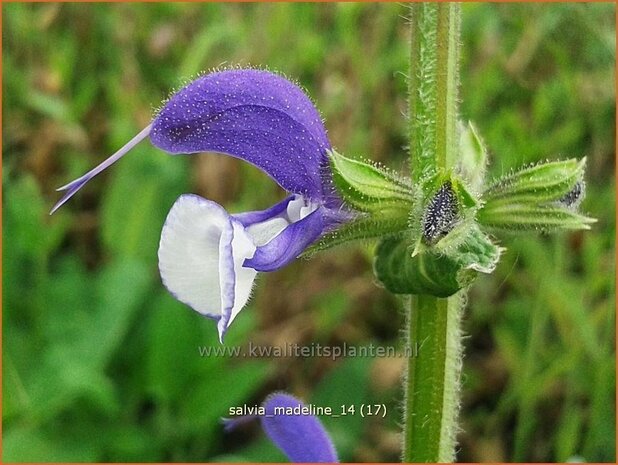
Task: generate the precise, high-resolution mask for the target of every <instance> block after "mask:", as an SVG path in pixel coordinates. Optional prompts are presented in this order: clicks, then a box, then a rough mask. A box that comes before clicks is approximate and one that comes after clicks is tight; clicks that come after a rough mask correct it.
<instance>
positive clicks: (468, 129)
mask: <svg viewBox="0 0 618 465" xmlns="http://www.w3.org/2000/svg"><path fill="white" fill-rule="evenodd" d="M459 134H460V136H459V160H458V161H457V164H458V168H459V172H460V174H461V176H462V177H463V178H464V179H465V180H466V183H467V184H468V186H469V187H470V189H471V190H472V191H473V192H475V193H480V192H481V191H482V190H483V184H484V182H485V172H486V171H487V148H486V147H485V144H484V142H483V140H482V139H481V137H480V136H479V134H478V132H477V129H476V127H475V126H474V125H473V124H472V122H471V121H468V124H467V125H464V124H463V123H460V131H459Z"/></svg>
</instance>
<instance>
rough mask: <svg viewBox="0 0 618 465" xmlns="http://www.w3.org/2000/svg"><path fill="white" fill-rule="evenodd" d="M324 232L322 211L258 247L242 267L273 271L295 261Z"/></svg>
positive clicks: (313, 213)
mask: <svg viewBox="0 0 618 465" xmlns="http://www.w3.org/2000/svg"><path fill="white" fill-rule="evenodd" d="M323 231H324V220H323V217H322V209H321V208H319V209H317V210H315V211H314V212H312V213H310V214H309V215H307V216H306V217H304V218H302V219H300V220H298V221H296V222H295V223H292V224H290V225H289V226H287V227H286V228H285V229H284V230H283V231H282V232H281V233H280V234H279V235H277V236H275V237H274V238H273V239H272V240H271V241H270V242H268V243H267V244H265V245H262V246H258V248H257V250H256V251H255V255H253V257H252V258H248V259H247V260H245V263H244V266H246V267H250V268H253V269H255V270H257V271H274V270H278V269H279V268H281V267H283V266H285V265H287V264H288V263H290V262H291V261H293V260H295V259H296V258H297V257H298V256H299V255H300V254H301V253H302V252H303V251H304V250H305V249H306V248H307V247H308V246H309V245H310V244H311V243H312V242H314V241H315V240H316V239H317V238H318V237H320V235H321V234H322V232H323Z"/></svg>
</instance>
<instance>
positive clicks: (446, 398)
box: [403, 3, 465, 462]
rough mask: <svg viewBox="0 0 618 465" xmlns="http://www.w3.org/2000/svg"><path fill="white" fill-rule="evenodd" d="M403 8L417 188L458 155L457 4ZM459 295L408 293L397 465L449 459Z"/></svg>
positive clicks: (457, 361)
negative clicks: (400, 458)
mask: <svg viewBox="0 0 618 465" xmlns="http://www.w3.org/2000/svg"><path fill="white" fill-rule="evenodd" d="M410 10H411V11H410V12H411V15H410V23H411V55H410V64H411V68H410V76H409V137H410V158H411V167H412V179H413V180H414V182H415V183H417V184H418V185H423V183H424V182H426V181H427V180H428V179H429V178H431V177H433V176H435V175H436V174H438V173H441V172H442V173H443V172H446V171H448V170H449V169H451V167H452V166H453V164H454V163H455V160H456V157H457V154H458V148H459V143H458V141H459V136H458V133H457V90H458V82H459V76H458V58H459V29H460V6H459V4H456V3H415V4H412V5H411V6H410ZM464 292H465V291H461V292H460V293H458V294H456V295H455V296H453V297H450V298H448V299H442V298H437V297H433V296H429V295H418V296H411V298H410V305H409V307H410V309H409V312H410V313H409V316H408V321H407V325H408V330H407V344H408V347H411V346H412V345H415V344H416V345H417V346H418V351H417V352H416V356H411V357H410V358H409V359H408V367H407V376H406V380H405V382H404V383H405V384H404V393H405V413H404V445H403V461H404V462H451V461H453V460H454V458H455V444H456V441H455V439H456V438H455V436H456V433H457V429H458V427H457V415H458V411H459V375H460V371H461V360H462V349H461V333H460V321H461V314H462V312H463V306H464V300H465V294H464ZM408 353H410V354H411V353H413V352H412V351H410V352H408Z"/></svg>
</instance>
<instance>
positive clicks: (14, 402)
mask: <svg viewBox="0 0 618 465" xmlns="http://www.w3.org/2000/svg"><path fill="white" fill-rule="evenodd" d="M2 8H3V45H4V47H3V57H2V58H3V108H2V111H3V123H4V124H3V147H2V149H3V172H2V175H3V296H2V297H3V307H2V308H3V315H2V318H3V353H2V357H3V359H2V366H3V378H2V383H3V385H2V389H3V394H4V395H3V399H2V402H3V409H2V415H3V418H2V421H3V457H2V458H3V460H4V461H124V462H130V461H185V462H190V461H196V462H205V461H245V460H246V461H249V460H251V461H277V460H282V459H283V456H282V455H281V454H280V453H279V452H278V451H277V450H275V448H274V446H271V445H270V444H269V443H268V442H267V441H266V440H265V439H264V436H263V434H262V433H261V431H260V429H259V427H258V426H257V424H249V425H247V427H246V428H243V429H241V430H238V431H236V432H233V433H229V434H226V433H224V432H223V431H222V428H221V425H220V424H219V418H220V417H221V416H225V415H226V414H227V412H228V409H229V407H233V406H239V405H242V404H247V405H254V404H256V403H260V402H261V401H262V400H263V398H264V396H265V395H267V394H268V393H270V392H272V391H273V390H277V389H285V390H286V391H288V392H291V393H293V394H295V395H297V396H300V397H302V398H304V399H305V400H306V401H307V402H312V403H314V404H316V405H330V406H333V407H336V406H340V405H342V404H347V405H350V404H355V405H357V406H358V405H360V404H362V403H379V404H383V403H384V404H386V406H387V411H388V414H387V415H386V417H385V418H377V417H375V418H361V417H360V416H359V415H358V414H357V415H348V416H345V417H341V418H326V419H324V423H325V426H326V427H327V429H328V430H329V431H330V432H331V434H332V437H333V440H334V442H335V444H336V446H337V448H338V450H339V454H340V458H341V459H342V460H344V461H350V460H354V461H374V462H379V461H397V460H398V458H399V455H400V441H399V437H398V434H399V431H400V429H399V424H400V419H401V418H400V414H401V412H400V408H399V407H400V402H401V397H402V393H401V388H400V384H399V381H400V379H399V376H400V373H401V371H402V369H403V362H404V360H403V359H400V358H354V359H353V358H348V359H339V360H331V359H327V358H306V359H300V358H299V359H292V358H290V359H278V360H269V359H266V358H249V357H247V358H226V357H200V354H199V346H217V345H218V342H217V337H216V330H215V325H213V323H212V322H211V321H209V320H205V319H203V318H201V317H199V315H197V314H196V313H194V312H192V311H191V310H189V309H188V308H187V307H185V306H184V305H182V304H180V303H178V302H177V301H175V300H174V299H173V298H172V297H171V296H170V295H168V293H167V292H166V291H165V290H164V289H163V287H162V285H161V283H160V279H159V276H158V272H157V247H158V240H159V235H160V231H161V226H162V223H163V219H164V217H165V215H166V213H167V211H168V210H169V208H170V206H171V204H172V203H173V201H174V200H175V199H176V198H177V197H178V195H180V194H181V193H185V192H195V193H199V194H201V195H204V196H206V197H208V198H210V199H212V200H215V201H217V202H220V203H223V204H224V205H226V207H228V208H229V210H230V211H245V210H250V209H259V208H264V207H266V206H268V205H270V204H272V203H273V201H274V200H276V199H277V198H280V197H281V195H282V194H281V192H280V191H279V189H278V188H277V186H276V185H274V183H273V182H272V181H271V180H269V179H267V178H266V176H264V175H263V174H262V173H260V172H259V171H257V170H256V169H254V168H252V167H250V166H248V165H247V164H243V163H240V162H237V161H236V160H232V159H230V158H229V157H226V158H223V157H218V156H217V155H212V154H207V155H200V156H192V157H170V156H168V155H166V154H164V153H162V152H160V151H158V150H156V149H154V148H153V147H152V146H150V144H149V143H148V142H145V143H142V144H141V145H139V146H138V147H137V148H136V149H134V150H133V152H132V153H131V154H130V155H129V156H127V157H126V158H124V159H123V160H122V161H121V162H119V163H118V164H117V165H116V166H114V167H113V168H111V169H110V170H108V171H107V172H106V173H105V174H102V175H101V176H99V177H98V178H97V179H96V180H94V181H92V182H91V183H90V184H89V185H88V186H87V187H86V188H85V189H84V190H83V191H82V192H80V193H79V194H78V195H77V196H76V197H75V198H74V199H72V200H71V201H70V202H69V204H67V205H66V206H65V207H63V208H62V209H61V210H60V211H59V212H58V213H56V214H55V215H54V216H53V217H49V216H48V215H47V213H48V211H49V209H50V208H51V206H52V205H53V204H54V203H55V201H56V200H57V199H58V198H59V194H58V193H56V192H55V191H54V189H55V188H56V187H58V186H61V185H63V184H65V183H66V182H68V181H70V180H72V179H74V178H75V177H77V176H78V175H81V174H82V173H83V172H85V171H86V170H87V169H89V168H91V167H93V166H94V165H95V164H96V163H97V162H98V161H100V160H102V159H103V158H104V157H105V156H107V155H108V154H110V153H111V152H113V151H114V150H115V149H116V148H118V147H119V146H120V145H122V144H123V143H124V142H126V141H127V140H129V139H130V138H131V137H132V136H133V135H134V134H135V133H137V131H139V130H140V129H142V128H143V127H144V126H145V125H147V124H148V122H149V120H150V118H151V116H152V114H153V112H154V110H155V109H156V108H157V107H158V106H159V105H160V102H161V101H162V100H163V99H164V98H165V97H166V96H167V95H168V94H169V93H170V91H171V90H172V89H176V88H178V87H179V86H181V85H182V83H183V82H186V81H187V80H189V79H191V78H192V77H195V76H196V75H197V74H198V73H200V72H202V71H204V70H209V69H211V68H214V67H217V66H220V65H222V66H226V65H237V64H240V65H249V64H251V65H256V66H264V67H268V68H269V69H273V70H278V71H281V72H283V73H285V74H286V75H287V76H290V77H292V78H294V79H296V80H298V81H299V82H300V83H301V84H302V85H303V86H305V87H306V88H307V90H308V92H309V94H310V95H311V96H312V98H313V99H314V100H315V102H316V104H317V106H318V107H319V108H320V110H321V111H322V113H323V115H324V117H325V119H326V124H327V128H328V129H329V135H330V138H331V141H332V143H333V145H334V147H335V148H336V149H337V150H338V151H339V152H340V153H342V154H345V155H346V156H348V157H356V156H359V157H360V156H363V157H366V158H371V159H373V160H376V161H379V162H381V163H384V164H386V165H388V166H390V167H392V168H394V169H396V170H401V171H408V167H407V166H406V159H407V151H406V150H405V148H404V145H405V143H406V137H407V130H406V121H405V119H404V117H403V113H404V112H405V109H406V107H407V105H406V79H405V76H404V74H403V73H406V72H407V67H408V44H407V31H408V28H407V25H406V23H405V20H404V19H403V17H404V16H405V14H406V9H405V7H403V6H401V5H399V4H358V3H345V4H319V5H318V4H286V3H281V4H270V5H266V4H194V3H191V4H182V3H175V4H140V3H134V4H72V3H67V4H3V5H2ZM614 17H615V6H614V4H610V3H607V4H602V3H598V4H577V3H574V4H520V5H512V4H504V5H498V4H466V5H464V6H463V21H462V34H463V46H462V62H461V79H462V87H461V92H460V93H461V98H462V103H461V112H462V115H461V116H462V118H463V119H464V120H468V119H470V120H473V121H474V123H475V125H476V127H477V128H478V132H479V134H481V135H482V137H483V138H484V140H485V142H486V143H487V146H488V147H489V148H490V150H491V154H490V155H491V157H492V160H493V163H492V166H491V167H490V173H489V175H490V176H493V177H498V176H499V175H501V174H503V173H506V172H508V171H509V170H510V169H512V168H515V167H518V166H520V165H521V164H522V163H530V162H534V161H538V160H544V159H557V158H571V157H577V158H581V157H584V156H586V157H587V159H588V168H587V172H588V179H587V198H586V200H585V201H584V203H583V206H582V211H583V212H585V213H587V214H588V215H589V216H592V217H594V218H598V220H599V221H598V223H595V224H594V225H592V230H591V231H586V232H585V233H582V232H579V231H576V232H570V233H561V234H557V235H555V236H551V237H549V236H539V237H536V238H530V237H523V236H517V235H514V236H513V237H511V238H509V239H508V240H503V241H501V243H500V245H501V246H503V247H506V248H507V251H506V252H505V253H504V255H503V258H502V260H501V262H500V264H499V266H498V268H497V270H496V271H495V272H494V273H493V274H492V275H490V276H483V277H481V278H480V279H478V281H477V282H476V283H475V284H474V286H473V287H472V289H471V291H470V295H469V302H470V303H469V305H468V308H467V309H466V312H465V316H464V324H463V329H464V331H465V332H466V333H467V334H468V335H469V337H468V338H467V339H466V340H465V353H466V357H465V364H464V376H463V386H462V387H463V402H464V403H463V409H462V412H461V420H462V428H463V432H462V433H461V434H460V436H459V439H460V452H459V455H458V459H459V460H461V461H494V462H496V461H512V460H517V461H565V460H567V459H569V458H571V457H574V456H578V457H582V458H584V459H585V460H586V461H614V460H615V411H616V410H615V395H614V394H615V385H616V377H615V331H614V328H615V308H614V301H615V298H614V293H615V289H614V282H615V279H614V277H615V265H614V257H615V242H614V240H615V178H614V175H613V173H614V169H615V168H614V165H615V156H614V147H615V85H614V83H615V75H614V69H615V56H616V55H615V27H614V25H615V23H614ZM360 245H361V246H360V247H350V246H348V247H344V248H341V249H333V250H331V251H326V252H322V253H320V254H318V255H316V256H315V257H313V258H312V259H311V260H309V261H307V260H299V261H297V263H295V264H293V265H291V266H289V267H288V268H286V269H285V270H282V271H279V272H276V273H272V274H267V275H263V276H262V277H261V278H260V280H259V284H258V286H257V289H256V291H255V294H254V298H253V301H252V303H251V304H250V305H249V308H247V309H246V310H244V311H243V313H242V314H241V315H240V316H239V318H238V319H237V322H235V324H234V327H233V328H232V329H231V330H230V332H229V333H228V336H227V337H228V339H227V340H226V344H227V345H243V344H247V343H248V341H252V343H253V344H267V345H283V344H285V343H298V344H305V345H309V344H312V343H319V344H322V345H342V344H343V343H344V342H345V343H347V344H348V345H356V346H362V345H367V344H370V343H373V344H376V345H383V346H394V345H397V344H399V342H398V340H399V336H400V330H401V328H402V327H403V319H404V314H403V311H402V307H401V303H400V302H399V301H397V300H395V298H393V297H392V296H390V295H389V294H388V293H387V292H386V291H383V290H381V289H379V288H378V287H377V286H376V285H375V280H374V278H373V276H372V271H371V260H370V257H371V254H370V253H369V252H370V248H371V247H372V244H371V243H367V244H365V243H362V244H360Z"/></svg>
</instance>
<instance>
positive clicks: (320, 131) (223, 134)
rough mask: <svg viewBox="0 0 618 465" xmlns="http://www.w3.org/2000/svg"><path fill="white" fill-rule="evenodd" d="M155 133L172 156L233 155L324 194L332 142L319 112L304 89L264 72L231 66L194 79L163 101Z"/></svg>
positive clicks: (295, 187) (314, 194) (307, 191)
mask: <svg viewBox="0 0 618 465" xmlns="http://www.w3.org/2000/svg"><path fill="white" fill-rule="evenodd" d="M150 138H151V140H152V143H153V144H154V145H156V146H157V147H159V148H161V149H163V150H165V151H167V152H170V153H195V152H204V151H211V152H220V153H224V154H228V155H231V156H234V157H236V158H240V159H243V160H246V161H248V162H249V163H252V164H253V165H255V166H257V167H258V168H260V169H262V170H263V171H264V172H266V173H267V174H269V175H270V176H271V177H272V178H273V179H274V180H275V181H276V182H277V183H279V185H281V187H283V188H284V189H285V190H287V191H289V192H293V193H297V194H304V195H306V196H307V197H309V198H311V199H314V200H319V199H321V198H322V197H323V195H324V194H323V185H325V183H324V182H323V180H322V175H324V171H325V170H326V172H328V170H327V167H328V160H327V157H326V150H327V149H328V148H330V144H329V142H328V138H327V137H326V130H325V129H324V126H323V124H322V121H321V119H320V115H319V113H318V111H317V110H316V109H315V107H314V105H313V104H312V103H311V100H309V98H308V97H307V96H306V95H305V93H304V92H303V91H302V90H301V89H300V88H298V87H297V86H296V85H295V84H293V83H291V82H289V81H288V80H286V79H284V78H282V77H280V76H277V75H275V74H272V73H269V72H266V71H260V70H254V69H244V70H229V71H222V72H217V73H213V74H209V75H206V76H203V77H201V78H199V79H197V80H195V81H193V82H192V83H190V84H189V85H188V86H186V87H185V88H183V89H182V90H180V91H179V92H178V93H176V94H174V95H173V96H172V97H171V98H170V100H169V101H168V102H167V103H166V105H165V106H164V107H163V109H162V110H161V112H160V113H159V114H158V115H157V117H156V118H155V120H154V121H153V123H152V131H151V134H150Z"/></svg>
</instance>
